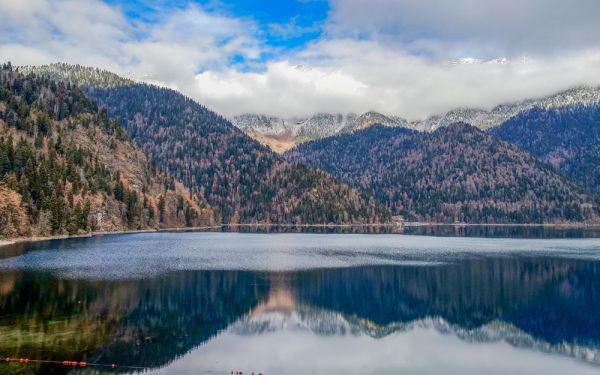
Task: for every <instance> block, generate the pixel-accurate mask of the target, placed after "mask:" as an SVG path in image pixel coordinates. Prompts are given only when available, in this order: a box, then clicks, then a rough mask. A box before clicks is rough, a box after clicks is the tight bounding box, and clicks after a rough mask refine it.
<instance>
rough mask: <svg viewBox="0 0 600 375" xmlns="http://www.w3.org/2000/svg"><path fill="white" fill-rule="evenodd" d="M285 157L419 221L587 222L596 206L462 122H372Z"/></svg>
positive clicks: (544, 168)
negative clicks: (430, 126) (424, 126)
mask: <svg viewBox="0 0 600 375" xmlns="http://www.w3.org/2000/svg"><path fill="white" fill-rule="evenodd" d="M285 157H286V159H287V160H289V161H292V162H299V163H305V164H307V165H312V166H315V167H318V168H321V169H323V170H325V171H328V172H330V173H331V174H333V175H334V176H336V177H337V178H338V179H340V180H341V181H344V182H347V183H349V184H350V185H352V186H355V187H357V188H359V189H362V190H364V191H366V192H369V193H372V194H373V195H374V196H376V197H377V198H378V199H379V200H380V201H382V202H385V204H386V205H387V206H389V207H390V209H391V210H392V212H394V213H397V214H403V215H406V216H408V217H410V218H413V219H417V220H422V221H435V222H442V221H443V222H452V221H465V222H470V223H482V222H487V223H518V222H520V223H528V222H563V221H585V220H590V219H594V218H595V217H596V216H597V207H595V206H593V204H592V200H591V199H590V198H589V197H587V196H586V194H585V192H584V191H583V189H582V188H580V187H578V186H576V185H574V184H572V183H570V182H568V181H567V180H565V179H564V178H563V177H561V176H560V175H558V174H557V173H555V172H554V171H553V170H552V169H551V168H550V167H548V166H546V165H544V164H542V163H541V162H539V161H537V160H536V159H535V158H533V157H532V156H530V155H529V154H527V153H525V152H522V151H520V150H519V149H518V148H517V147H515V146H512V145H509V144H507V143H504V142H502V141H499V140H497V139H496V138H494V137H492V136H489V135H487V134H485V133H483V132H481V131H480V130H478V129H476V128H474V127H472V126H469V125H467V124H463V123H457V124H453V125H450V126H448V127H444V128H441V129H438V130H437V131H435V132H432V133H420V132H417V131H414V130H409V129H403V128H389V127H383V126H373V127H371V128H368V129H366V130H363V131H360V132H355V133H353V134H344V135H339V136H335V137H330V138H325V139H322V140H319V141H313V142H308V143H305V144H302V145H299V146H297V147H296V148H294V149H292V150H290V151H288V152H287V153H286V154H285Z"/></svg>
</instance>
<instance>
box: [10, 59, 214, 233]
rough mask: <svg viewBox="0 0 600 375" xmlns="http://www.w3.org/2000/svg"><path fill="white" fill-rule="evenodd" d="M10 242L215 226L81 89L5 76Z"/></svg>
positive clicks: (206, 209)
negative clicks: (27, 237) (95, 232)
mask: <svg viewBox="0 0 600 375" xmlns="http://www.w3.org/2000/svg"><path fill="white" fill-rule="evenodd" d="M0 197H2V199H1V201H2V202H1V203H0V235H2V236H8V237H15V236H24V235H49V234H65V233H70V234H73V233H78V232H84V231H88V230H124V229H146V228H155V227H161V226H162V227H181V226H192V225H193V226H195V225H205V224H211V223H212V222H213V213H212V210H211V209H210V208H209V206H208V205H207V203H206V201H204V200H202V199H200V198H197V197H194V196H193V195H192V194H190V192H189V191H188V190H187V189H185V188H184V187H183V185H182V184H181V183H179V182H176V181H175V180H174V179H173V178H172V177H170V176H168V175H167V174H165V173H162V172H160V171H158V170H157V168H156V167H154V166H152V165H151V164H150V163H149V162H148V160H147V158H146V156H145V155H144V153H143V152H142V151H141V150H139V149H137V148H136V147H135V146H134V145H133V144H132V143H131V141H130V140H129V138H128V136H127V134H126V133H125V132H124V131H123V130H122V129H121V128H120V127H119V124H118V122H116V121H115V120H112V119H110V118H109V117H108V116H107V114H106V111H99V110H98V108H97V105H96V104H95V103H94V102H93V101H91V100H89V99H87V98H86V97H85V95H84V94H83V93H82V92H81V91H80V90H79V89H78V88H77V87H73V86H71V85H69V84H67V85H65V84H63V83H60V82H55V81H52V80H49V79H47V78H40V77H36V76H34V75H27V76H23V75H22V74H19V73H17V72H16V71H14V70H13V69H12V67H11V66H10V65H3V66H2V69H1V70H0Z"/></svg>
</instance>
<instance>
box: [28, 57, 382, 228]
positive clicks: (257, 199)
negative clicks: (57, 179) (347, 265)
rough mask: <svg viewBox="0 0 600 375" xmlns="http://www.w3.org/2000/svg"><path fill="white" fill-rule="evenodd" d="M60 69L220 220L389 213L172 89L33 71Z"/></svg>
mask: <svg viewBox="0 0 600 375" xmlns="http://www.w3.org/2000/svg"><path fill="white" fill-rule="evenodd" d="M57 69H59V70H61V71H62V72H63V73H62V77H63V79H65V78H69V81H70V82H74V83H77V84H79V85H81V86H82V87H83V89H84V91H85V92H86V93H87V94H88V95H89V96H90V97H92V98H94V99H96V100H98V102H99V104H101V105H102V106H105V107H106V108H107V109H108V112H109V113H110V115H111V116H116V117H118V118H119V119H120V120H121V125H122V126H123V128H124V129H125V130H126V131H127V132H128V133H129V135H130V136H131V138H132V139H133V140H134V141H135V142H136V144H138V145H139V146H140V147H141V148H142V149H143V150H144V151H145V152H146V153H147V154H148V155H149V157H150V158H151V159H152V160H153V161H154V162H155V163H156V164H157V165H159V166H161V167H163V168H165V169H166V170H167V171H168V172H169V173H171V174H172V175H173V176H175V177H176V178H178V179H181V180H182V181H183V182H184V183H185V185H186V186H188V187H190V188H191V189H192V190H193V191H194V192H196V193H198V194H199V195H200V196H202V197H204V198H205V199H206V200H207V201H208V203H209V204H210V205H211V207H213V208H214V209H215V210H216V211H217V212H218V214H219V216H220V220H221V221H222V222H224V223H251V222H262V223H378V222H382V221H387V220H388V219H389V212H388V211H387V210H386V209H385V208H384V207H382V206H381V205H379V204H378V203H376V201H375V200H373V199H372V198H369V197H368V196H366V195H364V194H362V193H359V192H357V191H355V190H353V189H350V188H349V187H347V186H345V185H343V184H340V183H337V182H336V181H335V180H334V179H332V178H331V177H329V176H327V175H326V174H324V173H322V172H318V171H315V170H312V169H309V168H306V167H302V166H296V165H291V164H289V163H287V162H286V161H285V160H284V159H283V158H281V157H280V156H278V155H277V154H275V153H274V152H272V151H271V150H270V149H268V148H267V147H265V146H262V145H260V144H259V143H258V142H256V141H254V140H253V139H251V138H250V137H248V136H247V135H246V134H244V133H243V132H242V131H240V130H239V129H237V128H235V127H234V126H233V125H232V124H231V123H230V122H229V121H228V120H226V119H224V118H223V117H221V116H219V115H217V114H216V113H214V112H212V111H210V110H208V109H207V108H205V107H203V106H201V105H199V104H198V103H196V102H194V101H193V100H191V99H189V98H186V97H184V96H183V95H181V94H180V93H178V92H176V91H173V90H170V89H165V88H159V87H155V86H151V85H145V84H130V83H129V82H127V83H126V84H123V85H121V86H110V87H105V86H103V85H96V84H97V82H98V79H97V78H94V79H93V80H90V81H88V80H87V79H83V80H79V79H78V78H77V77H82V76H84V75H83V74H81V73H78V75H73V76H69V72H70V71H71V68H70V67H69V66H67V65H55V66H52V67H51V68H48V67H40V68H38V69H37V70H35V71H37V72H39V73H41V74H50V75H56V74H57V73H55V71H56V70H57ZM90 70H93V69H90ZM46 71H48V72H49V73H45V72H46ZM74 71H76V72H80V69H74ZM93 71H95V70H93ZM94 74H95V73H94ZM89 75H91V76H93V74H92V73H90V74H89Z"/></svg>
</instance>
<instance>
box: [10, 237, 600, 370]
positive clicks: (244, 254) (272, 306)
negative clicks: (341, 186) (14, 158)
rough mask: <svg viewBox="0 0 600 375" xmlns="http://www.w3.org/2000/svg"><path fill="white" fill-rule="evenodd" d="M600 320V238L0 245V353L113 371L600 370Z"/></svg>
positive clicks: (102, 240)
mask: <svg viewBox="0 0 600 375" xmlns="http://www.w3.org/2000/svg"><path fill="white" fill-rule="evenodd" d="M569 237H571V236H569ZM599 311H600V240H599V239H597V238H582V239H506V238H465V237H463V238H453V237H427V236H402V235H395V234H378V235H358V234H352V235H349V234H250V233H179V234H170V233H161V234H136V235H114V236H104V237H93V238H85V239H71V240H60V241H48V242H40V243H32V244H19V245H13V246H10V247H5V248H0V357H6V356H10V357H19V358H20V357H26V358H31V359H51V360H61V361H62V360H77V361H87V362H92V363H107V364H111V363H115V364H117V368H116V369H114V370H111V369H110V368H105V370H107V371H108V372H109V373H119V372H132V371H133V370H131V369H127V368H125V367H123V366H141V367H144V368H145V369H144V370H143V371H145V372H148V371H149V372H151V373H154V372H157V373H165V374H167V373H168V374H171V373H175V374H177V373H189V374H197V373H222V374H229V373H230V372H231V371H234V372H235V371H243V372H244V373H248V374H249V373H252V372H253V371H254V372H255V373H258V372H260V371H262V372H263V373H264V374H280V373H324V374H331V373H346V374H347V373H377V374H379V373H400V372H402V373H427V374H429V373H457V374H465V373H472V374H480V373H486V374H495V373H498V374H504V373H531V374H539V373H544V374H554V373H555V374H566V373H569V374H579V373H581V374H587V373H590V374H592V373H598V372H600V314H599V313H598V312H599ZM120 366H121V367H120ZM88 369H89V367H88ZM69 371H74V370H72V369H70V368H67V367H64V366H55V365H43V364H20V363H0V373H39V374H45V373H66V372H69ZM140 371H141V370H140ZM84 372H85V371H84Z"/></svg>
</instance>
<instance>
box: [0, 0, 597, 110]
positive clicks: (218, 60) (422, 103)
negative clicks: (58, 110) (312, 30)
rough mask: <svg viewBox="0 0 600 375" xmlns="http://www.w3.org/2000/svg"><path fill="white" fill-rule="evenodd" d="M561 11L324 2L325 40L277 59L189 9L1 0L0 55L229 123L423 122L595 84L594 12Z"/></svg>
mask: <svg viewBox="0 0 600 375" xmlns="http://www.w3.org/2000/svg"><path fill="white" fill-rule="evenodd" d="M565 4H566V3H565V2H562V1H559V0H544V1H542V0H528V1H519V2H517V1H516V0H507V1H504V2H488V1H471V0H459V1H455V2H453V3H452V6H449V5H447V2H444V1H440V0H422V1H418V2H417V1H408V0H395V1H391V0H373V1H369V2H368V4H367V2H362V1H358V0H332V4H331V5H332V8H331V13H330V14H329V19H328V20H327V21H326V22H325V25H324V32H323V34H322V36H321V38H320V40H315V41H313V42H311V43H308V44H307V45H305V46H303V47H301V48H300V49H295V50H293V51H286V50H278V51H274V50H272V48H270V47H268V46H267V44H266V43H265V41H264V40H263V38H264V35H261V32H260V31H259V28H258V27H257V25H256V24H255V23H254V21H252V20H249V19H240V18H236V17H232V16H230V15H227V14H224V13H218V12H214V11H212V12H209V11H207V10H206V9H204V8H202V7H201V6H198V5H188V6H184V7H177V8H172V9H168V8H166V9H164V11H163V12H161V13H160V14H159V15H157V16H155V17H153V19H152V20H151V21H143V20H141V19H139V20H136V21H131V20H128V19H127V17H126V16H125V15H124V12H123V10H122V9H120V8H119V7H115V6H110V5H107V4H106V3H104V2H102V1H100V0H89V1H76V0H62V1H58V0H21V1H11V0H0V9H2V10H3V11H2V12H1V13H0V60H4V61H8V60H10V61H12V62H13V63H15V64H19V65H27V64H45V63H50V62H56V61H63V62H68V63H78V64H82V65H90V66H96V67H100V68H105V69H109V70H112V71H115V72H117V73H120V74H125V75H128V76H131V77H133V78H137V79H141V80H145V81H149V82H153V83H158V84H162V85H165V86H169V87H173V88H176V89H178V90H181V91H182V92H183V93H185V94H186V95H189V96H191V97H193V98H195V99H197V100H198V101H200V102H201V103H203V104H205V105H207V106H209V107H210V108H212V109H214V110H216V111H218V112H220V113H222V114H224V115H228V116H233V115H237V114H241V113H249V112H253V113H265V114H269V115H276V116H282V117H292V116H306V115H310V114H314V113H317V112H337V113H347V112H354V113H360V112H365V111H368V110H376V111H380V112H383V113H388V114H396V115H401V116H404V117H407V118H408V119H420V118H423V117H426V116H429V115H432V114H438V113H442V112H444V111H447V110H450V109H452V108H455V107H466V106H468V107H479V108H490V107H492V106H494V105H497V104H499V103H502V102H507V101H513V100H519V99H525V98H528V97H535V96H543V95H548V94H551V93H554V92H556V91H560V90H563V89H567V88H569V87H572V86H576V85H584V84H587V85H597V84H600V69H599V68H600V45H598V43H600V42H599V41H597V40H596V38H595V37H594V36H595V35H598V34H599V33H600V26H599V25H600V23H599V22H594V21H596V18H597V15H598V14H600V9H599V8H600V3H598V2H596V1H591V0H576V1H572V2H569V3H568V6H566V5H565ZM490 15H493V17H492V16H490ZM265 54H267V55H268V56H274V57H271V58H270V59H268V60H264V59H263V56H264V55H265ZM501 57H507V59H497V58H501ZM457 58H463V59H461V60H456V59H457ZM465 58H466V59H465ZM239 61H243V63H242V65H240V63H239Z"/></svg>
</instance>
